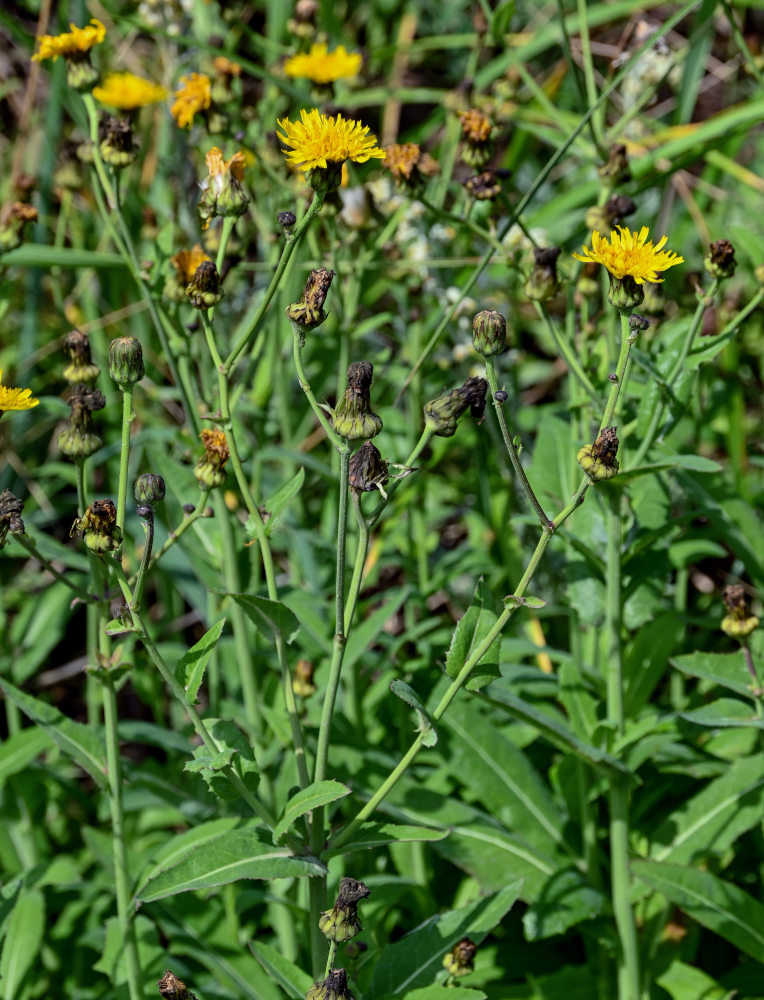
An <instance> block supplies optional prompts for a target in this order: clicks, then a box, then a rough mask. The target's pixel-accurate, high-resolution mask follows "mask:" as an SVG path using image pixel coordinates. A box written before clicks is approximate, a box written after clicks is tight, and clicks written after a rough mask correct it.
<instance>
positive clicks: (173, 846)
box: [136, 816, 242, 896]
mask: <svg viewBox="0 0 764 1000" xmlns="http://www.w3.org/2000/svg"><path fill="white" fill-rule="evenodd" d="M241 826H242V822H241V820H240V819H239V818H238V817H237V816H224V817H223V818H222V819H213V820H210V821H209V822H207V823H200V824H199V825H198V826H194V827H192V828H191V829H190V830H186V831H185V832H184V833H179V834H176V835H175V836H173V837H170V838H169V839H168V840H166V841H165V842H164V844H162V846H161V847H160V848H159V849H158V850H157V851H156V852H155V853H154V856H153V863H152V864H151V865H150V866H149V868H148V869H147V870H146V872H145V874H144V875H143V876H142V878H141V880H140V882H139V885H138V889H137V891H136V896H140V894H141V890H142V888H143V886H144V885H145V884H146V883H147V882H148V881H149V879H152V878H154V876H155V875H158V874H159V873H160V872H162V871H164V870H165V869H167V868H171V867H172V866H173V865H174V864H176V863H177V862H178V861H180V860H181V858H183V857H184V856H185V855H186V854H188V853H189V852H190V851H191V850H192V848H194V847H199V846H200V845H202V844H206V843H209V841H211V840H215V839H216V838H217V837H219V836H220V835H221V833H225V832H226V831H227V830H233V829H234V828H236V827H241Z"/></svg>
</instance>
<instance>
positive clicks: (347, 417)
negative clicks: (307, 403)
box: [332, 361, 382, 441]
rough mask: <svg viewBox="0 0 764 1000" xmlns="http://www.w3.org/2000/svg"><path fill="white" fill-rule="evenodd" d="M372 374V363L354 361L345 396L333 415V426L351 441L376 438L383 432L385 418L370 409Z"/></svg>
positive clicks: (349, 369) (349, 373) (338, 432)
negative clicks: (383, 419)
mask: <svg viewBox="0 0 764 1000" xmlns="http://www.w3.org/2000/svg"><path fill="white" fill-rule="evenodd" d="M373 373H374V366H373V365H372V363H371V362H370V361H354V362H353V364H352V365H351V366H350V367H349V368H348V384H347V388H346V389H345V395H344V396H343V397H342V399H341V400H340V401H339V403H338V404H337V409H336V410H335V411H334V414H333V416H332V427H333V428H334V430H335V431H336V433H337V434H339V435H340V436H341V437H344V438H346V439H347V440H348V441H363V440H365V439H367V438H373V437H376V436H377V434H379V432H380V431H381V430H382V419H381V417H378V416H377V414H376V413H374V412H373V411H372V408H371V379H372V375H373Z"/></svg>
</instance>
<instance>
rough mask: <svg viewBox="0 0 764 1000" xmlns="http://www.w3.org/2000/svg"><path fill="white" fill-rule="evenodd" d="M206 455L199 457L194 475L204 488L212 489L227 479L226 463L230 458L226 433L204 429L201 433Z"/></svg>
mask: <svg viewBox="0 0 764 1000" xmlns="http://www.w3.org/2000/svg"><path fill="white" fill-rule="evenodd" d="M199 437H200V438H201V441H202V444H203V445H204V455H203V456H202V457H201V458H200V459H199V462H198V463H197V466H196V468H195V469H194V475H195V476H196V481H197V482H198V483H199V485H200V486H201V487H202V489H206V490H211V489H215V487H217V486H222V485H223V484H224V483H225V481H226V473H225V464H226V462H227V461H228V459H229V458H230V452H229V450H228V444H227V443H226V439H225V434H224V433H223V431H221V430H207V429H205V430H203V431H202V432H201V434H200V435H199Z"/></svg>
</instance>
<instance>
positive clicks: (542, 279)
mask: <svg viewBox="0 0 764 1000" xmlns="http://www.w3.org/2000/svg"><path fill="white" fill-rule="evenodd" d="M561 252H562V251H561V249H560V247H543V248H542V247H534V248H533V261H534V262H533V270H532V271H531V273H530V274H529V275H528V278H527V280H526V282H525V294H526V295H527V296H528V298H529V299H533V300H534V301H536V302H545V301H547V300H548V299H553V298H554V297H555V295H557V293H558V292H559V290H560V279H559V277H558V275H557V258H558V257H559V256H560V254H561Z"/></svg>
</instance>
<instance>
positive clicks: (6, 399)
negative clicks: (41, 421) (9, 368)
mask: <svg viewBox="0 0 764 1000" xmlns="http://www.w3.org/2000/svg"><path fill="white" fill-rule="evenodd" d="M2 380H3V372H2V369H0V383H1V382H2ZM39 402H40V400H39V399H35V398H34V396H33V395H32V390H31V389H11V387H10V386H7V385H0V413H4V412H5V411H6V410H31V409H32V407H33V406H37V404H38V403H39Z"/></svg>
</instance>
